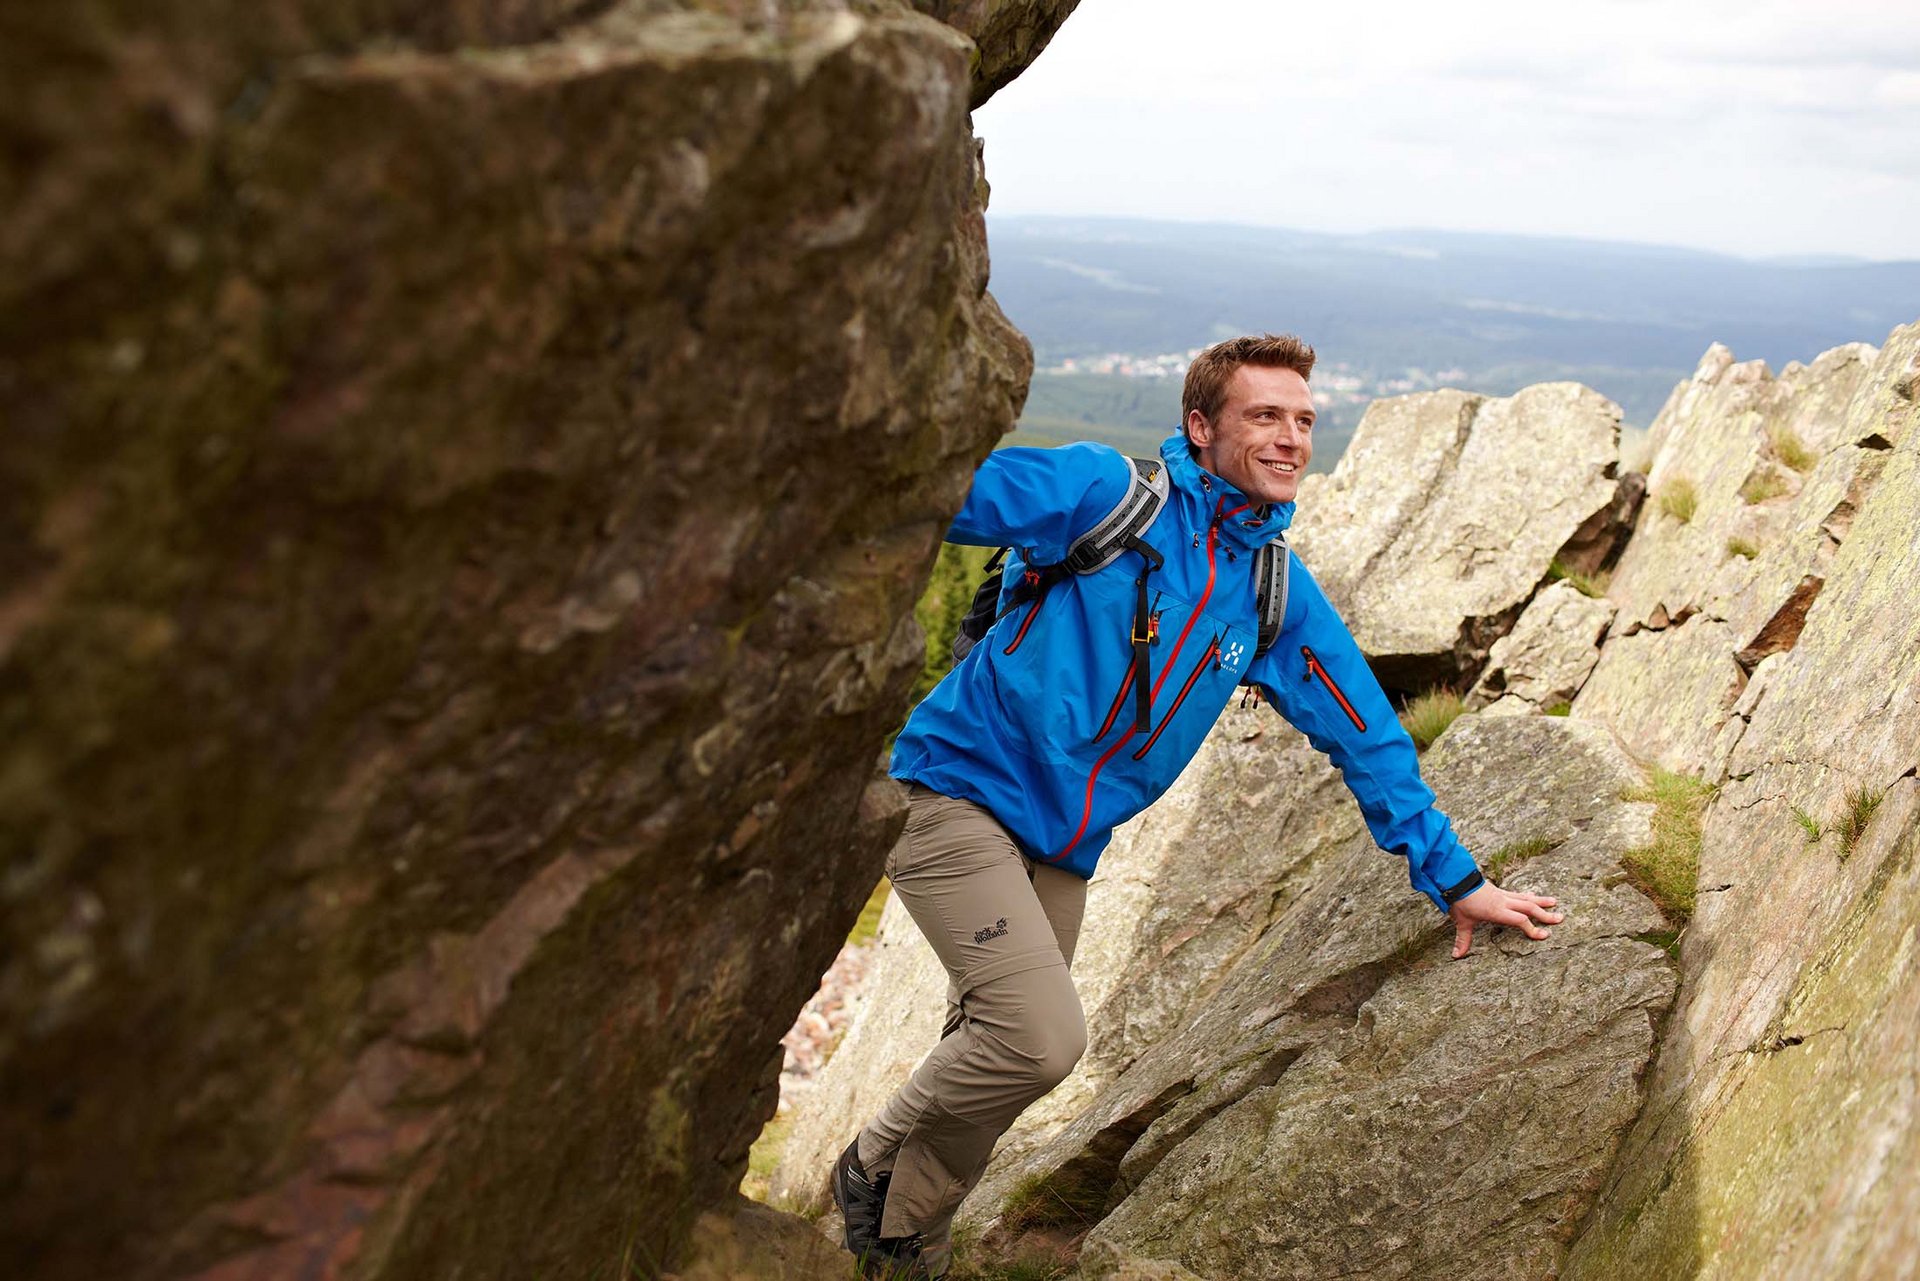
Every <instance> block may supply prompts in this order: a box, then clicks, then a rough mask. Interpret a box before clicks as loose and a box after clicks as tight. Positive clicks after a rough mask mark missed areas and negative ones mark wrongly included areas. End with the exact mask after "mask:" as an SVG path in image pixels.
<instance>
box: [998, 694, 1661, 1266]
mask: <svg viewBox="0 0 1920 1281" xmlns="http://www.w3.org/2000/svg"><path fill="white" fill-rule="evenodd" d="M1428 761H1429V769H1428V773H1429V776H1430V778H1431V780H1432V782H1433V784H1434V786H1435V788H1436V790H1437V791H1438V793H1439V794H1440V797H1441V800H1442V803H1443V804H1444V805H1445V807H1446V809H1447V810H1448V812H1449V813H1450V814H1451V815H1452V816H1453V817H1454V819H1455V821H1456V823H1457V824H1458V825H1459V828H1460V830H1461V831H1462V833H1463V835H1464V836H1465V838H1466V839H1467V840H1468V841H1469V842H1470V843H1471V844H1472V845H1473V846H1474V847H1475V848H1477V849H1482V850H1498V849H1501V848H1503V847H1509V846H1522V845H1523V843H1524V847H1525V848H1526V849H1527V850H1530V851H1538V852H1537V853H1535V854H1534V856H1533V857H1532V858H1531V859H1530V861H1527V862H1525V863H1524V864H1520V865H1518V866H1515V867H1514V868H1512V869H1511V870H1510V871H1508V873H1507V874H1506V879H1507V880H1508V883H1509V884H1512V885H1514V886H1516V887H1521V888H1531V889H1545V888H1548V887H1550V888H1551V889H1552V891H1553V892H1555V893H1556V894H1558V895H1560V896H1561V898H1562V901H1563V903H1565V905H1566V907H1567V910H1568V921H1567V922H1566V923H1565V924H1564V925H1562V926H1560V927H1558V928H1556V929H1555V931H1554V937H1553V938H1552V939H1551V940H1549V941H1547V942H1545V943H1531V942H1527V941H1525V940H1516V939H1509V938H1501V939H1498V940H1487V939H1484V938H1483V939H1482V941H1481V943H1480V945H1479V946H1478V947H1477V948H1476V950H1475V951H1474V952H1473V953H1472V954H1470V956H1469V957H1468V958H1467V959H1466V960H1465V961H1462V962H1459V963H1449V962H1448V961H1447V960H1446V953H1447V948H1448V944H1449V942H1450V935H1448V934H1446V933H1445V932H1444V931H1436V920H1435V917H1434V915H1433V910H1432V908H1431V907H1429V906H1427V905H1425V904H1424V903H1423V902H1422V901H1420V900H1418V899H1416V898H1414V897H1413V896H1411V895H1410V894H1409V893H1408V892H1407V891H1406V887H1405V884H1404V876H1405V872H1404V868H1402V867H1400V866H1399V865H1398V864H1397V863H1396V862H1395V861H1394V860H1392V859H1390V858H1387V857H1385V856H1383V855H1381V854H1380V853H1379V852H1378V851H1377V850H1375V849H1373V848H1372V846H1371V843H1370V841H1369V840H1367V838H1365V837H1364V836H1361V837H1358V838H1356V839H1354V840H1353V841H1351V842H1349V843H1348V844H1347V846H1346V847H1345V848H1344V849H1342V850H1341V851H1340V852H1339V853H1338V855H1336V856H1335V857H1334V858H1331V859H1329V860H1327V861H1326V862H1325V863H1323V864H1322V865H1321V866H1319V867H1317V868H1316V869H1315V875H1313V876H1312V877H1311V878H1310V879H1309V880H1307V881H1306V882H1305V883H1303V884H1302V885H1301V886H1300V887H1299V888H1298V890H1297V892H1295V893H1293V894H1291V895H1289V896H1288V900H1287V902H1286V903H1285V904H1284V906H1282V907H1280V908H1278V910H1277V912H1276V919H1275V921H1274V923H1273V925H1272V926H1271V927H1270V928H1269V929H1268V930H1267V931H1266V932H1265V933H1264V934H1263V935H1262V937H1261V938H1260V940H1259V942H1258V943H1257V944H1256V945H1255V946H1254V947H1252V948H1250V949H1248V950H1247V951H1246V952H1245V953H1244V954H1243V955H1242V956H1241V957H1240V958H1238V960H1237V962H1236V963H1234V964H1233V965H1231V966H1230V967H1228V969H1227V971H1226V973H1225V974H1224V975H1223V976H1222V977H1221V979H1220V980H1219V982H1218V988H1217V991H1215V992H1214V993H1212V994H1211V995H1209V996H1207V997H1206V999H1205V1000H1204V1001H1202V1002H1201V1003H1200V1005H1199V1007H1198V1008H1197V1009H1196V1010H1195V1011H1194V1012H1193V1013H1192V1015H1191V1016H1190V1017H1189V1018H1188V1019H1187V1020H1186V1021H1185V1022H1184V1023H1183V1025H1182V1026H1181V1027H1179V1028H1178V1029H1177V1030H1175V1031H1174V1032H1173V1033H1172V1034H1171V1035H1169V1036H1167V1037H1165V1038H1163V1039H1162V1040H1160V1041H1159V1042H1158V1043H1157V1044H1155V1045H1154V1046H1153V1047H1152V1048H1151V1049H1150V1050H1148V1051H1147V1052H1146V1053H1145V1054H1144V1055H1142V1056H1141V1058H1140V1059H1139V1060H1138V1061H1137V1062H1136V1063H1135V1064H1134V1065H1133V1066H1132V1067H1131V1068H1130V1069H1129V1070H1128V1071H1127V1072H1125V1073H1123V1074H1122V1075H1121V1076H1120V1077H1119V1078H1118V1079H1116V1080H1115V1081H1114V1082H1113V1083H1112V1084H1111V1085H1110V1086H1109V1087H1108V1088H1107V1089H1105V1090H1104V1091H1102V1093H1101V1095H1100V1097H1099V1098H1098V1099H1096V1100H1095V1101H1094V1103H1093V1104H1092V1105H1091V1106H1090V1107H1089V1108H1088V1109H1086V1110H1085V1111H1084V1112H1083V1113H1082V1114H1081V1116H1080V1117H1078V1118H1077V1119H1076V1120H1075V1121H1074V1123H1073V1124H1072V1125H1070V1126H1068V1127H1067V1128H1066V1129H1065V1130H1064V1131H1063V1132H1062V1133H1061V1134H1060V1135H1059V1136H1058V1137H1057V1138H1055V1139H1054V1140H1052V1141H1051V1142H1050V1143H1048V1144H1047V1145H1046V1146H1045V1147H1044V1148H1043V1149H1042V1150H1041V1151H1040V1152H1038V1153H1036V1154H1035V1155H1034V1156H1033V1157H1032V1158H1030V1159H1028V1160H1027V1161H1026V1162H1025V1163H1024V1166H1023V1169H1022V1171H1021V1172H1020V1174H1019V1175H1018V1176H1017V1178H1016V1184H1017V1185H1018V1186H1024V1187H1027V1188H1036V1187H1044V1188H1045V1189H1046V1190H1047V1191H1048V1192H1049V1193H1050V1194H1052V1195H1054V1196H1057V1197H1060V1198H1062V1199H1063V1200H1064V1202H1065V1203H1067V1204H1069V1205H1071V1206H1072V1207H1074V1209H1075V1210H1077V1211H1078V1212H1081V1213H1086V1214H1087V1215H1088V1218H1089V1220H1093V1219H1097V1220H1098V1222H1097V1225H1096V1226H1094V1227H1093V1231H1092V1235H1091V1237H1090V1238H1089V1244H1090V1245H1091V1244H1093V1243H1110V1244H1111V1245H1113V1246H1114V1247H1117V1248H1118V1249H1119V1250H1120V1251H1121V1252H1122V1253H1123V1254H1125V1255H1128V1256H1132V1257H1136V1258H1149V1259H1164V1260H1171V1261H1175V1262H1178V1263H1180V1264H1182V1265H1183V1266H1185V1267H1187V1268H1189V1269H1191V1270H1193V1271H1194V1272H1196V1273H1198V1274H1199V1275H1202V1276H1216V1277H1217V1276H1247V1277H1251V1276H1260V1277H1279V1276H1300V1277H1318V1276H1328V1275H1335V1274H1339V1273H1343V1272H1344V1273H1364V1274H1367V1275H1376V1276H1414V1275H1429V1274H1432V1273H1434V1272H1438V1271H1443V1270H1444V1271H1451V1272H1470V1273H1471V1272H1474V1270H1475V1268H1476V1266H1477V1265H1476V1264H1475V1262H1474V1261H1475V1260H1476V1259H1479V1258H1481V1257H1482V1256H1483V1255H1484V1256H1487V1257H1498V1258H1500V1259H1502V1260H1505V1261H1506V1262H1507V1265H1509V1266H1511V1268H1512V1269H1513V1273H1514V1274H1515V1275H1544V1274H1547V1273H1548V1272H1550V1271H1551V1269H1552V1267H1553V1266H1554V1263H1555V1262H1556V1260H1557V1259H1558V1258H1559V1257H1560V1256H1561V1255H1562V1254H1563V1253H1564V1250H1565V1247H1566V1243H1567V1242H1568V1241H1569V1240H1570V1239H1571V1237H1572V1235H1573V1232H1574V1229H1575V1227H1576V1226H1577V1225H1578V1223H1579V1220H1580V1218H1581V1216H1582V1214H1583V1213H1584V1212H1585V1210H1586V1208H1587V1207H1588V1206H1589V1205H1590V1204H1591V1200H1592V1196H1593V1194H1594V1192H1595V1191H1596V1190H1597V1189H1598V1186H1599V1184H1600V1181H1601V1178H1602V1176H1603V1175H1604V1173H1605V1171H1606V1169H1607V1165H1608V1162H1609V1160H1610V1158H1611V1156H1612V1154H1613V1150H1614V1147H1615V1145H1616V1144H1617V1143H1618V1141H1619V1138H1620V1135H1621V1134H1622V1133H1623V1132H1624V1131H1625V1129H1626V1127H1627V1126H1628V1124H1630V1123H1631V1121H1632V1119H1633V1116H1634V1113H1635V1111H1636V1110H1637V1107H1638V1104H1639V1089H1638V1086H1637V1084H1636V1082H1637V1078H1638V1076H1639V1074H1640V1072H1641V1070H1642V1069H1643V1068H1644V1066H1645V1064H1646V1062H1647V1060H1648V1058H1649V1057H1650V1056H1651V1053H1652V1049H1653V1043H1654V1025H1655V1022H1656V1021H1657V1019H1658V1017H1659V1015H1660V1013H1661V1012H1662V1011H1663V1010H1664V1008H1665V1006H1666V1003H1667V1002H1668V1000H1669V999H1670V998H1671V996H1672V993H1673V989H1674V983H1675V979H1674V975H1673V972H1672V966H1671V964H1670V962H1669V961H1668V959H1667V958H1666V956H1665V954H1664V953H1663V952H1662V951H1661V950H1660V949H1659V948H1658V947H1655V946H1652V945H1650V944H1648V943H1646V942H1642V941H1639V939H1638V938H1636V936H1637V935H1641V934H1646V933H1648V932H1652V931H1657V930H1659V929H1660V928H1661V925H1662V921H1661V917H1660V914H1659V913H1658V912H1657V911H1656V910H1655V909H1654V908H1653V906H1652V905H1651V904H1650V903H1648V902H1647V901H1646V900H1645V899H1644V898H1642V897H1641V896H1640V895H1639V893H1638V892H1636V891H1635V890H1633V889H1631V888H1630V887H1628V886H1627V885H1625V884H1622V883H1621V882H1622V880H1623V874H1622V872H1621V870H1620V866H1619V859H1620V856H1621V854H1622V853H1623V852H1624V851H1625V850H1627V849H1628V848H1630V847H1632V846H1633V845H1635V844H1638V843H1640V842H1642V841H1644V840H1645V838H1646V834H1647V812H1648V808H1649V807H1647V806H1645V805H1638V804H1633V803H1629V802H1626V801H1623V800H1622V799H1621V794H1622V792H1623V791H1624V790H1625V789H1626V788H1627V787H1629V786H1631V785H1632V784H1633V783H1635V782H1636V781H1637V780H1638V772H1637V770H1636V769H1635V768H1634V767H1633V765H1632V763H1631V762H1630V761H1629V760H1627V758H1626V757H1625V756H1624V755H1622V754H1621V753H1620V752H1619V751H1618V749H1617V748H1616V747H1614V746H1613V744H1612V742H1611V740H1610V739H1609V738H1608V736H1607V735H1606V734H1605V732H1604V731H1601V730H1598V729H1597V728H1595V727H1592V726H1582V725H1577V724H1574V723H1571V722H1569V721H1567V720H1564V719H1560V718H1554V717H1537V716H1528V717H1501V718H1471V717H1470V718H1468V719H1466V720H1463V721H1460V722H1456V724H1455V726H1454V728H1453V729H1451V730H1450V731H1449V732H1448V733H1447V735H1446V736H1445V737H1444V738H1443V739H1442V740H1441V742H1440V743H1439V744H1436V746H1435V747H1434V749H1433V751H1432V752H1431V753H1430V754H1429V756H1428ZM1189 780H1191V782H1192V785H1193V786H1194V787H1195V788H1196V789H1197V790H1201V791H1204V790H1205V788H1206V780H1205V779H1204V778H1203V777H1197V776H1195V775H1193V774H1189V775H1188V776H1186V778H1183V780H1182V783H1181V786H1182V787H1185V786H1188V785H1189ZM1234 812H1235V813H1237V814H1238V816H1239V819H1240V821H1241V822H1242V823H1243V824H1246V825H1248V826H1250V827H1253V828H1254V829H1255V830H1258V827H1259V826H1260V825H1262V824H1263V820H1264V819H1265V818H1266V815H1265V814H1264V813H1263V812H1260V811H1255V810H1238V809H1236V810H1235V811H1234ZM1050 1204H1051V1201H1050V1200H1042V1202H1041V1208H1040V1209H1039V1210H1036V1211H1034V1212H1033V1213H1034V1214H1035V1215H1041V1214H1044V1213H1045V1211H1046V1207H1047V1206H1048V1205H1050ZM1020 1209H1021V1207H1020V1205H1019V1204H1018V1203H1017V1202H1016V1203H1015V1204H1014V1205H1013V1206H1011V1207H1009V1208H1007V1209H1004V1210H1003V1213H1002V1218H1003V1221H1004V1220H1005V1219H1007V1218H1008V1217H1009V1216H1017V1215H1018V1214H1019V1211H1020ZM1007 1226H1011V1225H1007Z"/></svg>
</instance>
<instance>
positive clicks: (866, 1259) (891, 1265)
mask: <svg viewBox="0 0 1920 1281" xmlns="http://www.w3.org/2000/svg"><path fill="white" fill-rule="evenodd" d="M924 1245H925V1242H924V1241H923V1240H922V1239H921V1236H920V1234H919V1233H918V1232H916V1233H914V1234H913V1235H912V1236H905V1237H882V1238H880V1239H879V1240H878V1241H875V1242H874V1244H873V1248H872V1249H870V1250H868V1251H867V1253H865V1254H863V1255H861V1256H860V1275H861V1276H863V1277H867V1278H870V1279H871V1281H929V1278H931V1277H932V1276H933V1273H932V1272H931V1271H929V1270H928V1268H927V1265H926V1264H925V1263H924V1262H923V1261H922V1260H921V1258H920V1251H921V1249H922V1247H923V1246H924Z"/></svg>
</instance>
